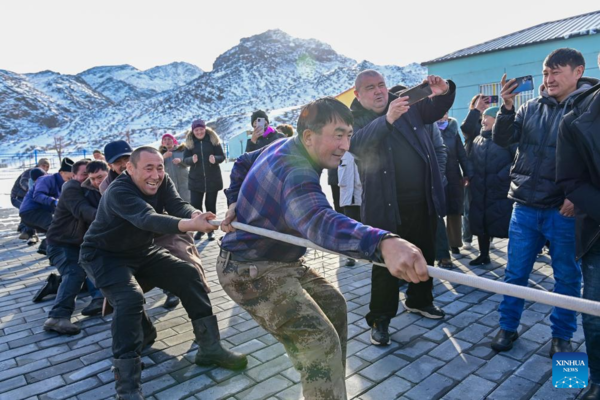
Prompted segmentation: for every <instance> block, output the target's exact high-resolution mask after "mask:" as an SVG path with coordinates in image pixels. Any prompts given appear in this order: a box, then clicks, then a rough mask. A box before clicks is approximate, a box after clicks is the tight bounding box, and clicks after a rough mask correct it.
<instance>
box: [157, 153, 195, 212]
mask: <svg viewBox="0 0 600 400" xmlns="http://www.w3.org/2000/svg"><path fill="white" fill-rule="evenodd" d="M185 149H186V147H185V144H180V145H179V146H177V147H174V148H173V149H172V150H171V153H172V155H171V157H168V158H165V172H166V173H167V174H169V177H170V178H171V180H172V181H173V183H174V184H175V188H176V189H177V191H178V192H179V196H181V198H182V199H183V200H185V201H187V202H188V203H189V202H190V189H189V188H188V175H189V171H188V165H187V164H186V163H185V161H184V153H185ZM159 150H160V154H162V155H164V154H165V153H166V151H165V150H166V148H165V147H164V146H160V148H159ZM176 158H179V159H180V160H181V162H180V163H179V164H173V160H174V159H176Z"/></svg>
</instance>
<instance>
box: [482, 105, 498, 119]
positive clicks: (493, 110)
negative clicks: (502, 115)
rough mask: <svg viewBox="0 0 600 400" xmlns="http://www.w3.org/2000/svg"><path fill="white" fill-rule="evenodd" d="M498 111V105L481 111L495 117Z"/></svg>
mask: <svg viewBox="0 0 600 400" xmlns="http://www.w3.org/2000/svg"><path fill="white" fill-rule="evenodd" d="M498 111H500V107H498V106H494V107H490V108H488V109H486V110H485V111H484V112H483V115H487V116H490V117H492V118H496V114H498Z"/></svg>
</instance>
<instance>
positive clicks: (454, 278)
mask: <svg viewBox="0 0 600 400" xmlns="http://www.w3.org/2000/svg"><path fill="white" fill-rule="evenodd" d="M210 223H211V224H212V225H214V226H219V225H221V221H216V220H212V221H210ZM231 225H232V226H233V227H234V228H235V229H239V230H242V231H246V232H250V233H254V234H255V235H260V236H264V237H267V238H269V239H273V240H279V241H281V242H285V243H289V244H293V245H296V246H300V247H307V248H310V249H314V250H319V251H323V252H326V253H330V254H335V255H341V254H338V253H336V252H334V251H331V250H327V249H324V248H322V247H320V246H317V245H316V244H314V243H312V242H311V241H309V240H306V239H303V238H299V237H296V236H292V235H287V234H284V233H279V232H275V231H270V230H268V229H264V228H257V227H255V226H251V225H246V224H242V223H241V222H233V223H232V224H231ZM342 256H343V255H342ZM364 261H368V260H364ZM368 262H370V261H368ZM372 264H373V265H377V266H380V267H385V265H384V264H380V263H372ZM427 272H428V273H429V276H430V277H432V278H437V279H441V280H445V281H448V282H451V283H457V284H460V285H466V286H470V287H474V288H477V289H481V290H485V291H487V292H492V293H497V294H503V295H507V296H512V297H518V298H520V299H524V300H529V301H533V302H536V303H541V304H546V305H549V306H554V307H560V308H564V309H566V310H571V311H577V312H580V313H584V314H590V315H594V316H597V317H600V302H598V301H591V300H586V299H580V298H577V297H571V296H565V295H562V294H557V293H552V292H547V291H542V290H538V289H532V288H529V287H526V286H519V285H513V284H512V283H506V282H499V281H493V280H491V279H486V278H481V277H479V276H476V275H467V274H464V273H461V272H453V271H448V270H445V269H441V268H435V267H432V266H430V265H428V266H427Z"/></svg>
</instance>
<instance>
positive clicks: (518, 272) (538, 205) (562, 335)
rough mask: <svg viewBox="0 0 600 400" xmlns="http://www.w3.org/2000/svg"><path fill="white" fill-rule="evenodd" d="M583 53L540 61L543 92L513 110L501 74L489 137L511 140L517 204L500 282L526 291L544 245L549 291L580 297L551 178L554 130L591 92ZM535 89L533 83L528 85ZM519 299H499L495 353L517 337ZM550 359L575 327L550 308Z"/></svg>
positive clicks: (565, 203) (561, 203)
mask: <svg viewBox="0 0 600 400" xmlns="http://www.w3.org/2000/svg"><path fill="white" fill-rule="evenodd" d="M584 69H585V60H584V58H583V55H582V54H581V53H580V52H579V51H577V50H575V49H569V48H561V49H557V50H554V51H553V52H552V53H550V54H549V55H548V56H547V57H546V59H545V60H544V64H543V76H544V78H543V80H544V82H543V83H544V84H543V86H544V90H543V91H542V93H541V95H540V96H539V97H537V98H535V99H532V100H530V101H528V102H527V103H526V104H524V105H523V106H521V108H519V110H518V111H517V112H516V113H515V109H514V98H515V96H516V93H514V90H515V89H516V88H517V86H518V84H517V82H516V80H515V79H511V80H509V81H508V82H507V81H506V75H504V76H503V77H502V91H501V96H502V100H503V101H504V104H503V106H502V108H501V110H500V112H499V113H498V116H497V118H496V123H495V124H494V127H493V128H492V139H493V140H494V142H495V143H496V144H498V145H499V146H502V147H508V146H510V145H512V144H514V143H517V145H518V147H517V149H518V152H517V155H516V157H515V159H514V161H513V165H512V167H511V172H510V177H511V185H510V190H509V193H508V197H509V198H510V199H512V200H515V202H516V203H515V205H514V208H513V212H512V217H511V220H510V228H509V233H508V235H509V242H508V264H507V266H506V274H505V276H504V281H505V282H507V283H511V284H515V285H521V286H526V285H527V282H528V278H529V274H530V273H531V271H532V269H533V264H534V262H535V259H536V255H537V254H538V252H539V251H540V250H541V248H542V246H543V245H544V243H545V242H546V241H547V240H549V241H550V257H551V258H552V269H553V271H554V280H555V281H556V283H555V285H554V292H555V293H560V294H564V295H567V296H574V297H579V296H580V293H581V269H580V267H579V265H578V264H577V262H576V260H575V218H573V217H574V215H575V212H574V209H573V203H571V201H570V200H569V199H567V198H565V194H564V192H563V190H562V189H561V187H560V186H558V185H557V184H556V182H555V180H556V142H557V136H558V127H559V124H560V122H561V120H562V117H563V116H564V115H565V113H567V112H569V111H571V109H572V107H573V103H574V101H575V98H576V97H577V96H578V95H579V94H581V93H583V92H585V91H586V90H588V89H590V88H591V87H592V85H593V84H594V83H597V80H596V79H592V78H584V77H583V71H584ZM531 87H532V88H533V85H532V86H531ZM523 306H524V300H521V299H517V298H515V297H510V296H504V299H503V300H502V303H501V304H500V307H499V308H498V311H499V313H500V328H501V329H500V330H499V331H498V334H497V335H496V337H494V339H493V341H492V345H491V346H492V348H493V349H494V350H496V351H508V350H510V349H511V348H512V347H513V342H514V341H515V340H517V338H518V336H519V335H518V333H517V329H518V328H519V321H520V319H521V314H522V312H523ZM550 322H551V323H552V326H551V329H552V345H551V347H550V357H552V356H553V355H554V353H557V352H571V351H573V350H572V347H571V338H572V337H573V333H574V332H575V331H576V330H577V320H576V313H575V312H574V311H567V310H565V309H562V308H557V307H555V308H554V310H553V311H552V314H551V316H550Z"/></svg>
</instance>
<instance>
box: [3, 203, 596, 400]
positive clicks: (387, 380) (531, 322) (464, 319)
mask: <svg viewBox="0 0 600 400" xmlns="http://www.w3.org/2000/svg"><path fill="white" fill-rule="evenodd" d="M219 201H220V203H219V204H220V209H222V210H223V209H224V198H223V197H222V196H220V200H219ZM0 221H1V222H0V400H5V399H6V400H18V399H40V400H47V399H81V400H84V399H85V400H87V399H90V400H91V399H105V398H111V397H112V396H114V389H113V386H114V382H113V375H112V374H111V372H110V366H111V351H110V346H111V334H110V317H106V318H101V317H92V318H86V317H83V316H82V315H81V314H80V311H81V309H82V308H83V307H84V306H85V305H86V304H87V302H88V301H89V297H88V296H86V297H83V298H82V299H79V300H78V301H77V308H76V312H75V314H74V319H75V320H77V321H79V322H78V323H79V324H81V326H82V328H83V329H82V331H81V333H80V334H78V335H75V336H59V335H57V334H54V333H46V332H44V331H43V330H42V324H43V322H44V320H45V318H46V316H47V312H48V310H49V309H50V308H51V306H52V300H51V299H48V300H47V301H44V302H42V303H38V304H34V303H32V302H31V298H32V296H33V294H34V293H35V292H36V291H37V289H38V288H39V287H40V286H41V283H42V281H43V280H44V279H45V278H46V276H47V275H48V273H49V272H51V271H53V270H54V268H52V267H50V266H49V265H48V261H47V259H46V258H45V257H42V256H40V255H38V254H36V253H35V251H34V249H32V248H28V247H27V245H26V244H25V243H24V242H22V241H20V240H18V239H17V237H16V232H14V229H15V227H16V222H17V217H16V210H11V209H0ZM506 245H507V242H506V241H500V242H498V243H497V249H496V250H493V251H492V259H493V262H492V265H490V266H487V267H484V268H471V269H469V268H467V267H466V265H468V261H469V260H470V259H472V258H474V257H475V255H476V254H473V253H469V254H467V253H466V252H465V254H467V257H466V258H463V259H461V260H458V261H455V264H457V265H458V266H459V267H460V270H462V271H463V272H469V271H471V273H475V274H477V275H480V276H484V277H486V278H489V279H502V277H503V275H504V266H505V263H506V252H505V250H506ZM199 249H200V250H201V252H202V253H201V254H202V259H203V262H204V268H205V270H206V272H207V276H208V279H209V280H210V283H211V285H212V289H213V292H212V293H211V294H210V298H211V301H212V304H213V308H214V312H215V314H216V315H217V317H218V319H219V323H220V328H221V335H222V337H223V339H224V340H225V344H226V345H227V346H229V347H232V348H234V349H235V350H238V351H242V352H245V353H247V354H248V355H249V366H248V368H247V369H246V370H245V371H242V372H237V373H234V372H230V371H227V370H224V369H221V368H213V367H209V368H206V367H198V366H196V365H194V363H193V359H194V355H195V350H196V345H195V344H193V342H192V340H193V334H192V327H191V325H190V323H189V320H188V318H187V315H186V313H185V311H184V310H183V308H182V307H181V306H179V307H177V308H176V309H175V310H171V311H167V310H165V309H164V308H163V307H161V304H162V303H163V301H164V295H163V294H162V292H160V291H159V290H156V289H155V290H153V291H151V292H149V293H147V294H146V299H147V305H146V307H147V309H148V313H149V314H150V315H151V317H152V319H153V321H154V323H155V325H156V328H157V329H158V340H157V341H156V343H155V344H154V346H153V347H152V348H151V349H150V350H148V351H145V352H144V354H143V361H144V363H145V365H146V369H145V370H144V372H143V375H142V379H143V391H144V393H145V395H146V396H147V398H149V399H158V400H163V399H168V400H171V399H183V398H190V399H194V398H195V399H202V400H209V399H238V400H253V399H298V398H301V395H300V384H299V375H298V373H297V372H295V370H294V369H293V368H292V367H291V363H290V361H289V359H288V357H287V356H286V354H285V351H284V349H283V347H282V346H281V345H280V344H279V343H277V341H276V340H275V339H273V337H271V336H270V335H269V334H267V333H266V332H265V331H264V330H263V329H261V328H260V327H258V326H257V324H256V323H255V322H254V321H253V320H252V319H251V318H250V317H249V315H248V314H247V313H245V312H243V311H242V310H241V309H240V308H239V307H237V306H236V305H235V303H233V302H232V301H231V300H230V299H229V297H228V296H227V295H226V294H225V293H224V292H223V290H221V288H220V286H219V283H218V279H217V275H216V272H215V260H216V257H217V249H218V248H217V245H216V242H212V243H210V244H209V243H208V242H206V241H203V242H201V243H200V245H199ZM308 258H309V260H310V263H311V265H312V266H313V267H314V268H316V269H317V270H319V271H320V272H321V273H323V274H324V275H325V276H326V277H327V278H328V279H329V281H331V282H333V283H334V284H335V285H337V286H338V287H339V289H340V290H341V291H342V293H343V294H344V296H345V297H346V299H347V301H348V322H349V324H350V325H349V336H350V341H349V345H348V363H347V364H348V368H347V388H348V393H349V397H350V398H354V399H362V400H368V399H373V400H384V399H395V398H402V399H412V400H422V399H437V398H444V399H459V400H467V399H482V398H488V399H510V400H518V399H529V398H531V399H542V400H552V399H557V400H558V399H560V400H563V399H573V398H575V397H576V396H577V395H578V394H579V392H580V390H567V389H553V388H552V385H551V361H550V359H549V358H548V355H547V354H548V349H549V340H550V327H549V319H548V314H549V311H550V307H547V306H544V305H539V304H532V303H527V304H526V308H527V309H526V310H525V312H524V314H523V320H522V325H521V328H520V334H521V338H520V339H519V340H518V341H517V342H516V343H515V347H514V348H513V349H512V350H511V351H509V352H507V353H503V354H496V353H495V352H493V351H492V350H491V349H490V347H489V343H490V340H491V338H492V337H493V336H494V334H495V333H496V331H497V322H498V314H497V311H496V309H497V307H498V304H499V301H500V300H501V297H500V296H498V295H492V294H490V293H486V292H482V291H479V290H473V289H472V288H469V287H466V286H454V285H452V284H449V283H444V282H440V281H436V282H435V289H434V290H435V295H436V302H437V303H438V304H439V305H440V306H442V307H443V308H444V310H445V311H446V313H447V317H446V318H445V319H444V320H442V321H433V320H428V319H424V318H421V317H418V316H416V315H414V314H410V313H408V312H406V311H404V310H403V308H402V306H401V307H400V311H399V314H398V316H397V317H396V318H395V319H394V320H393V321H392V323H391V327H390V329H391V330H392V333H393V336H392V340H393V341H392V344H391V345H390V346H388V347H383V348H382V347H375V346H372V345H371V344H370V342H369V331H368V329H367V326H366V324H365V322H364V319H363V317H364V315H365V314H366V312H367V310H368V303H369V297H370V285H369V284H370V269H371V267H370V266H369V265H368V264H365V263H359V264H357V265H356V266H354V267H350V268H349V267H345V266H344V261H345V260H344V259H340V258H338V257H337V256H331V255H323V254H321V253H314V252H311V253H309V255H308ZM548 261H549V260H548V258H547V257H541V258H539V259H538V262H536V264H535V272H534V273H533V275H532V276H531V279H532V281H533V282H535V283H536V284H537V285H539V286H540V287H544V288H547V289H548V288H552V286H553V280H552V278H551V277H550V276H551V268H550V267H549V266H548V264H547V262H548ZM403 297H404V294H403V293H400V298H401V299H403ZM579 323H581V320H580V319H579ZM574 342H575V343H576V346H577V347H578V348H579V349H580V351H585V346H584V345H583V332H582V330H581V326H579V329H578V331H577V333H576V335H575V338H574Z"/></svg>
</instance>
